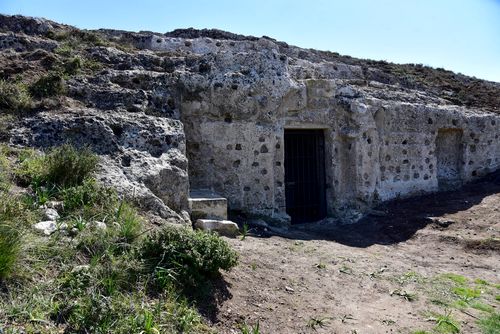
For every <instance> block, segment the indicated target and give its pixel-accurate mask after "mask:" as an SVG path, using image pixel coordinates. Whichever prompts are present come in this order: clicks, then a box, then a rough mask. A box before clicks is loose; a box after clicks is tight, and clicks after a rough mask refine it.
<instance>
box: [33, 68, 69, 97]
mask: <svg viewBox="0 0 500 334" xmlns="http://www.w3.org/2000/svg"><path fill="white" fill-rule="evenodd" d="M29 91H30V93H31V95H32V96H34V97H36V98H44V97H51V96H58V95H62V94H64V93H65V92H66V84H65V82H64V79H63V78H62V75H61V74H59V73H49V74H47V75H44V76H42V77H41V78H40V79H38V80H37V81H36V82H35V83H33V84H32V85H31V86H30V88H29Z"/></svg>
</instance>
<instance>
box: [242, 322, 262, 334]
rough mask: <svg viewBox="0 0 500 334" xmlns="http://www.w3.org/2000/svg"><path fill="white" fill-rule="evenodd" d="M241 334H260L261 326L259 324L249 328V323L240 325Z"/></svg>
mask: <svg viewBox="0 0 500 334" xmlns="http://www.w3.org/2000/svg"><path fill="white" fill-rule="evenodd" d="M240 331H241V334H260V324H259V322H258V321H257V323H256V324H255V325H254V326H249V325H247V323H243V324H241V325H240Z"/></svg>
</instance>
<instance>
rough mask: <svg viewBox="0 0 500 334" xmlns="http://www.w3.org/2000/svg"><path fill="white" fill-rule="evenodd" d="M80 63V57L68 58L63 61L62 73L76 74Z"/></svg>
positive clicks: (79, 68)
mask: <svg viewBox="0 0 500 334" xmlns="http://www.w3.org/2000/svg"><path fill="white" fill-rule="evenodd" d="M82 64H83V61H82V58H80V57H73V58H71V59H68V61H66V62H65V63H64V73H66V74H67V75H75V74H78V73H79V72H80V70H81V69H82Z"/></svg>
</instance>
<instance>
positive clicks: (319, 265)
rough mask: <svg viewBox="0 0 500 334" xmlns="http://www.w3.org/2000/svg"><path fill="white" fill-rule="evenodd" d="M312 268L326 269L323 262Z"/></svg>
mask: <svg viewBox="0 0 500 334" xmlns="http://www.w3.org/2000/svg"><path fill="white" fill-rule="evenodd" d="M314 267H315V268H317V269H326V264H324V263H323V262H319V263H315V264H314Z"/></svg>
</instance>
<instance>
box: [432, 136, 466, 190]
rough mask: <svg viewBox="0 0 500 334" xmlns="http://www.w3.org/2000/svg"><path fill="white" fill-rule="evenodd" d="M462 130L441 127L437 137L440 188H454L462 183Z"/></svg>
mask: <svg viewBox="0 0 500 334" xmlns="http://www.w3.org/2000/svg"><path fill="white" fill-rule="evenodd" d="M461 142H462V130H460V129H439V131H438V135H437V138H436V156H437V180H438V187H439V190H445V191H446V190H452V189H455V188H458V187H460V186H461V185H462V179H461V173H460V165H461V164H460V163H461V160H462V144H461Z"/></svg>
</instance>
